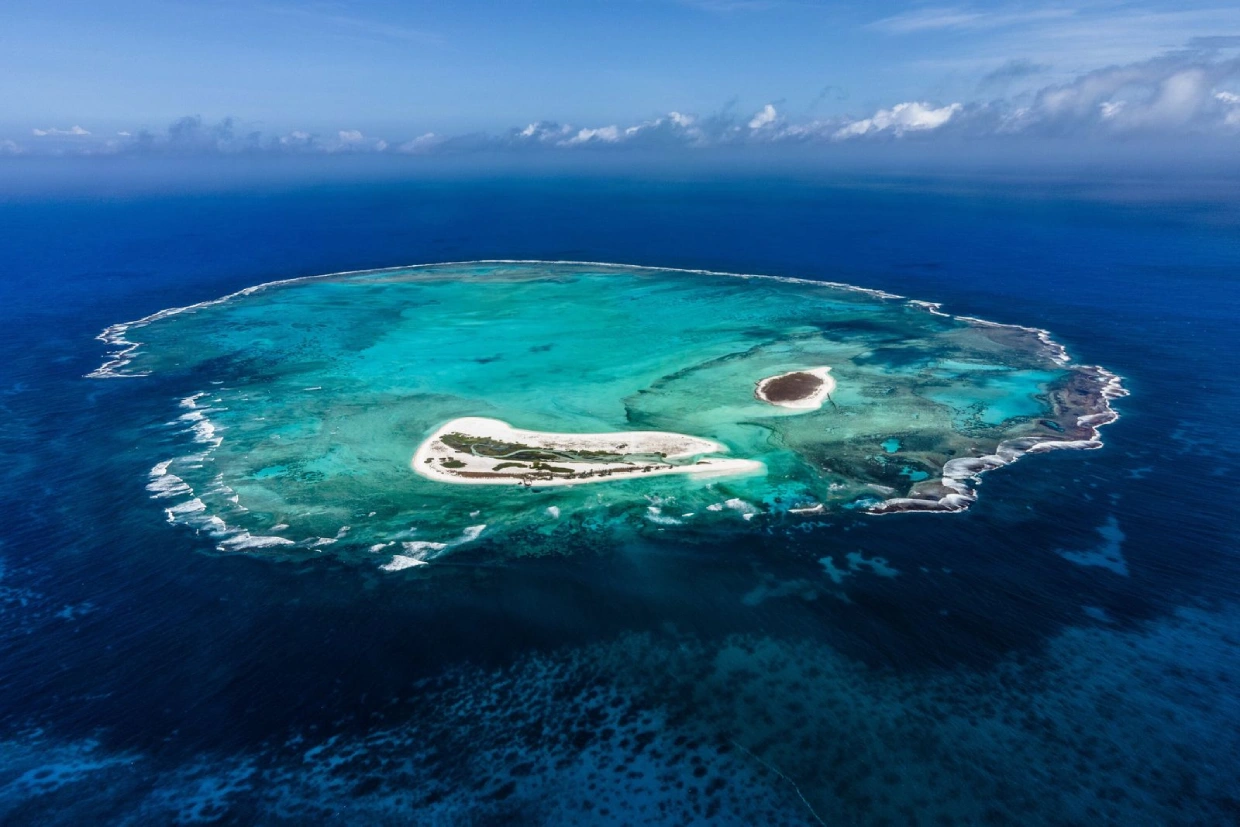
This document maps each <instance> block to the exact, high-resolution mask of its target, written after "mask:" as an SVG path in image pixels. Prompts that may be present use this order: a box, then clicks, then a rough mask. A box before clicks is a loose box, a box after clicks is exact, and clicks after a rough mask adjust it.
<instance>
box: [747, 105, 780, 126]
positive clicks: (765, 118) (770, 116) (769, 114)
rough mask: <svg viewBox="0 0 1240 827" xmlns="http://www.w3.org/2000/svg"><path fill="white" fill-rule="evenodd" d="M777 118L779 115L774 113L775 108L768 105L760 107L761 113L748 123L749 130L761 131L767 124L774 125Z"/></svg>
mask: <svg viewBox="0 0 1240 827" xmlns="http://www.w3.org/2000/svg"><path fill="white" fill-rule="evenodd" d="M777 117H779V114H778V113H777V112H776V111H775V107H774V106H772V105H771V104H769V103H768V104H767V105H766V106H764V107H762V111H761V112H759V113H758V114H756V115H754V116H753V118H752V119H751V120H750V121H749V128H750V129H761V128H762V127H764V126H766V125H768V124H772V123H774V122H775V119H776V118H777Z"/></svg>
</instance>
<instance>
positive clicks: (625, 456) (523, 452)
mask: <svg viewBox="0 0 1240 827" xmlns="http://www.w3.org/2000/svg"><path fill="white" fill-rule="evenodd" d="M725 451H727V448H726V447H724V446H723V445H720V444H719V443H718V442H713V441H711V440H708V439H700V438H698V437H693V436H686V435H684V434H676V433H670V432H667V431H618V432H614V433H604V434H562V433H555V432H544V431H526V430H522V429H520V428H513V427H512V426H511V425H509V424H508V423H507V422H503V421H501V420H498V419H488V418H485V417H463V418H461V419H454V420H452V421H451V422H449V423H447V424H446V425H443V426H442V427H440V428H439V430H437V431H435V433H433V434H431V436H430V437H429V438H427V440H426V441H425V442H423V443H422V444H421V445H420V446H418V450H417V452H416V453H415V454H414V455H413V462H412V466H413V470H414V471H416V472H417V473H419V474H421V475H422V476H424V477H428V478H430V479H433V480H438V481H440V482H451V483H457V484H464V485H513V484H517V485H538V486H552V485H554V486H560V485H579V484H582V483H588V482H607V481H614V480H621V479H628V478H630V477H643V476H654V475H659V474H695V475H709V476H721V475H740V474H758V473H763V472H764V471H765V470H766V466H764V465H763V464H762V463H760V462H756V461H754V460H748V459H723V458H716V457H706V456H703V455H704V454H717V453H722V452H725Z"/></svg>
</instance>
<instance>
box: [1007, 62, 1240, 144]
mask: <svg viewBox="0 0 1240 827" xmlns="http://www.w3.org/2000/svg"><path fill="white" fill-rule="evenodd" d="M1237 77H1240V59H1235V58H1233V59H1231V60H1223V61H1203V60H1198V59H1195V58H1192V57H1191V56H1189V57H1180V56H1169V57H1163V58H1157V59H1154V60H1149V61H1144V62H1141V63H1135V64H1129V65H1126V66H1113V67H1109V68H1106V69H1099V70H1097V71H1094V72H1088V73H1086V74H1084V75H1082V76H1080V77H1078V78H1077V79H1075V80H1073V81H1072V82H1070V83H1066V84H1061V85H1056V86H1049V87H1046V88H1044V89H1041V90H1040V91H1038V93H1037V94H1036V96H1035V97H1034V101H1033V104H1032V105H1031V106H1029V107H1026V108H1023V109H1018V110H1016V111H1014V112H1012V113H1011V114H1010V116H1009V117H1008V118H1007V120H1006V122H1005V124H1004V125H1003V126H1002V127H1001V128H1000V131H1002V132H1025V133H1031V134H1048V133H1050V134H1060V135H1063V134H1073V133H1082V132H1093V133H1098V132H1106V133H1112V134H1113V133H1117V132H1125V133H1134V132H1144V133H1164V134H1166V133H1177V132H1178V133H1203V132H1210V131H1214V130H1217V128H1218V127H1219V126H1222V125H1225V123H1226V118H1227V114H1228V113H1227V112H1226V111H1225V110H1226V107H1227V104H1226V102H1225V101H1223V100H1221V99H1219V98H1218V97H1217V95H1216V94H1215V93H1216V92H1217V91H1220V90H1218V89H1217V88H1216V87H1218V86H1220V85H1221V84H1223V83H1225V82H1227V81H1229V80H1232V79H1235V78H1237Z"/></svg>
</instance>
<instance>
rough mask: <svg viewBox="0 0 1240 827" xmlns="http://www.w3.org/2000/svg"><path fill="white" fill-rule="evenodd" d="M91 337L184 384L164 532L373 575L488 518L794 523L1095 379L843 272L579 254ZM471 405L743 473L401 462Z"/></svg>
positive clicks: (163, 493) (261, 298)
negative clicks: (487, 476) (652, 435)
mask: <svg viewBox="0 0 1240 827" xmlns="http://www.w3.org/2000/svg"><path fill="white" fill-rule="evenodd" d="M104 338H105V339H106V340H107V341H108V342H109V343H111V344H113V346H115V347H116V348H117V351H116V355H115V356H114V357H113V358H112V359H111V360H110V361H109V362H108V363H107V364H105V366H104V367H102V368H101V369H99V370H98V371H96V372H95V374H93V375H94V376H95V377H96V378H99V379H105V380H107V379H113V380H115V379H125V378H128V379H131V380H135V379H136V380H138V383H139V384H140V381H141V380H143V379H146V378H147V377H149V376H150V375H152V374H159V375H165V376H167V377H169V378H170V380H171V381H173V382H177V383H178V385H179V386H180V388H181V389H180V390H178V391H177V393H178V394H181V393H184V394H185V396H184V397H183V398H182V399H181V401H180V403H179V404H178V405H177V406H176V408H170V407H168V408H166V410H167V414H166V415H167V416H169V418H170V420H171V421H170V422H169V427H170V428H171V429H172V430H173V431H176V432H178V433H181V434H184V439H183V442H185V443H186V445H185V448H184V449H183V450H184V453H181V454H179V455H177V456H174V457H171V458H169V459H166V460H163V461H161V462H159V463H157V464H156V465H155V466H154V468H153V469H152V471H151V482H150V484H149V485H148V490H149V491H150V492H151V494H152V496H153V498H154V499H156V500H159V501H160V505H161V506H162V507H163V508H164V510H165V512H166V514H167V516H168V519H169V521H171V522H175V523H180V524H184V525H186V526H189V527H191V528H192V529H194V530H196V531H198V532H201V533H203V534H205V535H207V536H210V537H212V538H214V539H216V540H217V542H218V544H219V545H218V548H219V549H220V550H221V551H227V552H234V551H261V552H263V553H268V554H270V553H279V554H282V555H286V556H291V557H293V558H294V559H297V558H299V557H304V556H305V553H306V551H307V550H315V549H325V548H327V547H331V551H332V552H339V553H344V554H349V553H354V554H356V552H357V551H359V550H365V551H366V552H367V553H370V554H380V555H382V560H381V562H382V564H383V565H386V566H389V567H390V566H392V565H393V563H394V562H396V563H399V562H405V563H411V562H412V561H414V560H417V561H419V562H425V561H426V560H427V559H428V557H430V556H434V557H435V558H442V557H444V556H446V555H447V554H450V553H452V551H453V550H455V549H457V548H459V547H460V546H461V545H462V544H464V543H466V542H472V541H473V540H474V539H476V538H478V537H480V536H482V534H483V533H484V531H485V534H486V540H487V541H488V543H489V545H490V546H491V547H492V549H493V550H494V551H496V552H498V553H500V554H503V555H505V556H512V555H514V554H523V553H530V552H545V551H547V545H548V544H547V542H540V541H538V540H536V541H535V542H533V543H530V542H524V541H522V540H521V539H518V538H519V536H520V535H521V534H522V533H523V532H524V533H526V535H527V540H528V539H529V532H531V531H534V532H539V531H540V529H543V528H544V527H545V526H546V524H548V523H550V522H553V521H563V522H564V523H565V524H566V525H564V526H557V527H556V529H555V531H556V533H557V534H561V533H564V532H570V533H572V532H589V533H594V534H599V535H600V536H598V537H595V538H593V539H592V542H595V543H608V542H613V543H619V544H620V545H623V542H624V540H623V539H621V538H620V537H617V536H615V535H616V532H615V530H614V529H617V528H621V529H624V530H626V531H630V532H631V531H633V530H637V531H639V532H641V531H643V530H646V529H648V530H649V531H646V533H654V532H658V533H665V532H667V531H672V532H673V533H677V534H680V533H692V532H712V533H717V532H724V533H737V532H740V533H753V532H757V531H768V532H769V531H774V532H777V533H783V532H787V531H790V530H798V529H800V528H802V527H803V526H804V524H805V520H806V519H807V518H805V517H803V516H799V515H802V514H804V513H806V512H808V511H816V512H818V513H823V514H825V513H830V512H832V511H839V510H842V509H856V508H863V509H864V508H867V507H870V506H873V505H876V504H878V503H881V502H884V501H886V500H888V499H889V498H898V497H905V496H906V495H907V494H909V493H910V491H909V489H910V488H911V487H914V486H913V485H912V483H913V479H912V478H913V477H914V475H920V476H919V478H920V479H927V478H929V477H931V476H933V477H934V478H936V479H937V478H939V477H942V476H943V474H944V466H945V465H946V464H947V463H948V462H949V461H950V460H956V461H958V462H959V461H963V460H967V459H968V458H970V457H973V458H977V457H984V456H990V455H993V454H995V453H996V451H997V450H998V446H999V445H1000V444H1001V443H1005V442H1011V441H1013V440H1018V439H1029V440H1032V441H1034V442H1037V441H1039V440H1041V441H1042V442H1043V443H1044V444H1047V445H1050V444H1058V443H1059V442H1060V441H1062V440H1063V439H1064V438H1065V437H1064V436H1063V435H1064V433H1065V430H1069V429H1073V428H1074V427H1075V423H1076V421H1077V419H1078V418H1079V417H1080V416H1081V415H1082V413H1085V411H1082V410H1071V409H1070V410H1063V409H1061V408H1060V407H1059V406H1057V405H1055V404H1053V403H1052V398H1051V397H1052V388H1060V387H1064V386H1066V385H1067V384H1068V383H1069V382H1071V381H1073V380H1074V378H1082V381H1084V382H1085V387H1086V389H1087V390H1088V391H1089V395H1090V396H1091V397H1092V398H1094V399H1095V401H1097V403H1098V405H1099V407H1100V408H1102V407H1103V406H1105V404H1106V403H1105V400H1103V399H1102V398H1101V393H1102V391H1103V388H1104V387H1105V385H1104V384H1103V383H1101V382H1099V381H1097V380H1096V379H1095V378H1094V377H1093V376H1092V375H1089V374H1080V373H1079V372H1078V371H1077V370H1076V369H1075V368H1071V367H1068V366H1067V365H1066V364H1064V363H1065V362H1066V357H1064V356H1063V352H1062V348H1060V347H1059V346H1058V345H1055V344H1054V343H1053V342H1050V341H1048V340H1046V339H1045V337H1044V336H1040V335H1039V334H1038V333H1037V332H1036V331H1032V330H1025V329H1022V328H1015V327H1002V326H995V325H989V324H978V323H974V322H969V321H964V320H960V319H955V318H952V317H950V316H948V315H946V314H943V313H941V312H938V311H936V310H934V309H933V308H929V307H927V306H925V305H922V304H918V303H916V302H911V303H910V302H906V301H904V300H902V299H900V298H899V297H897V296H893V295H889V294H882V293H875V292H873V291H866V290H861V289H856V288H850V287H845V286H835V285H828V284H822V283H817V282H811V281H804V280H801V281H795V280H789V279H771V278H762V277H738V276H731V275H726V274H717V273H702V272H688V271H677V270H655V269H642V268H634V267H619V266H607V265H594V264H551V263H536V262H530V263H488V262H480V263H465V264H453V265H438V266H432V267H418V268H406V269H396V270H382V271H374V272H365V273H353V274H344V275H339V276H329V277H323V278H312V279H307V280H301V281H295V282H291V283H283V284H275V285H271V286H268V287H265V288H263V289H258V290H254V291H246V292H244V293H243V294H241V295H236V296H233V297H228V298H225V299H222V300H220V301H215V302H208V303H204V304H202V305H199V306H195V307H190V308H186V309H183V310H181V309H172V310H166V311H161V312H159V313H157V314H154V316H152V317H150V318H149V319H145V320H139V321H137V322H134V323H128V324H121V325H117V326H115V327H113V328H110V329H109V331H108V332H107V333H106V334H105V336H104ZM817 365H830V369H831V371H832V374H831V376H832V378H833V379H834V380H835V382H836V386H835V390H834V392H833V394H832V395H831V396H830V399H829V404H824V405H822V406H821V407H820V408H819V409H817V410H795V409H788V408H781V407H777V406H774V405H771V404H768V403H766V402H764V401H762V400H761V399H759V398H757V397H756V396H755V392H754V389H755V386H756V385H757V384H758V382H759V381H760V380H761V379H762V378H763V377H767V376H775V375H779V374H782V373H785V372H787V371H790V370H796V369H798V368H811V367H814V366H817ZM164 410H165V406H163V405H161V409H160V410H157V411H153V412H152V415H155V416H158V415H161V414H162V413H164ZM470 416H485V417H490V418H493V419H499V420H502V421H504V422H507V423H509V424H512V425H514V426H515V427H518V428H525V429H534V430H538V431H553V432H563V433H569V434H576V433H623V432H631V431H664V432H672V433H685V434H689V435H692V436H694V437H698V438H704V439H707V440H710V441H712V442H716V443H717V444H718V445H720V446H722V449H723V452H724V453H725V454H726V457H725V458H728V459H743V460H746V461H749V462H751V463H754V462H756V463H760V466H761V470H760V472H758V473H745V474H737V475H725V476H723V477H716V476H713V475H712V476H709V477H706V478H699V477H697V476H693V475H679V476H675V477H668V476H652V477H649V478H643V477H641V476H639V477H638V478H636V479H619V478H615V479H612V480H609V481H608V482H607V483H606V484H604V485H590V486H588V487H587V486H580V485H579V486H577V487H575V488H568V487H563V488H557V489H555V490H551V489H550V487H549V486H545V485H539V484H538V482H537V478H536V477H528V478H526V481H525V482H524V483H523V484H506V485H503V486H498V487H488V488H486V489H482V488H478V487H475V486H469V487H465V486H459V485H451V484H446V483H445V482H444V481H443V479H441V478H435V477H431V478H427V477H425V476H420V475H417V474H414V473H412V471H411V468H410V463H411V457H412V455H413V451H414V448H415V447H416V446H417V445H418V444H419V443H421V442H424V441H425V440H427V439H429V438H430V434H431V433H432V432H433V431H435V430H436V428H438V427H440V426H443V425H444V423H446V422H449V421H451V420H455V419H457V418H459V417H470ZM1056 420H1062V421H1063V423H1062V424H1060V423H1059V422H1058V421H1056ZM512 455H513V451H511V450H510V451H507V452H506V453H504V454H501V455H498V458H499V459H511V458H512ZM715 455H717V453H716V454H715ZM697 458H698V457H692V458H690V459H697ZM570 459H571V457H567V456H564V455H562V456H560V460H561V462H560V464H561V465H563V464H564V463H565V462H566V461H568V460H570ZM427 461H434V460H433V458H428V460H427ZM648 461H649V460H647V462H648ZM456 462H458V463H459V460H457V461H456ZM512 465H513V463H505V464H504V465H498V464H496V465H495V468H497V469H499V470H504V469H505V468H511V466H512ZM491 466H492V463H488V464H486V465H485V466H480V467H484V469H486V470H489V469H491ZM522 467H523V468H527V469H528V468H529V466H528V463H527V464H524V465H522ZM552 467H555V465H554V463H552ZM646 467H650V466H646ZM412 470H418V469H416V468H415V469H412ZM440 473H441V474H442V473H443V472H442V471H441V472H440ZM509 473H513V472H512V471H509ZM449 479H451V476H449ZM948 493H949V494H952V495H954V493H955V492H954V491H951V490H949V491H948ZM930 503H931V504H935V505H937V503H938V498H937V497H932V498H931V499H930ZM781 517H782V518H784V519H783V520H781V519H780V518H781ZM813 519H817V515H815V517H814V518H813ZM789 522H790V524H787V523H789ZM673 526H675V527H677V528H675V529H673V528H672V527H673ZM545 534H546V532H540V534H539V535H537V536H538V537H539V539H540V540H545V539H546V537H545ZM655 539H656V538H655V537H649V538H647V541H654V540H655ZM402 551H403V553H402V554H401V556H400V557H399V558H396V559H395V560H394V559H393V558H392V554H393V553H396V552H402Z"/></svg>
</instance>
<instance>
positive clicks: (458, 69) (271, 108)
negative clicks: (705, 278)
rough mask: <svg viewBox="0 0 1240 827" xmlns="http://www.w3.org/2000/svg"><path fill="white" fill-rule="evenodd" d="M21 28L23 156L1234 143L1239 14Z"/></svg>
mask: <svg viewBox="0 0 1240 827" xmlns="http://www.w3.org/2000/svg"><path fill="white" fill-rule="evenodd" d="M6 18H7V19H6V26H5V31H4V33H3V34H2V35H0V43H2V44H3V46H4V48H3V49H0V95H2V96H3V98H4V99H5V100H6V102H7V104H8V105H7V106H6V111H5V115H4V116H3V117H2V118H0V155H10V156H76V155H117V154H162V155H187V154H188V155H195V154H239V153H311V154H322V153H359V152H360V153H401V154H439V153H457V154H459V153H474V152H478V151H484V150H485V151H489V150H503V151H508V150H522V149H539V150H574V149H581V148H604V149H609V148H618V147H645V148H651V149H656V150H665V149H704V148H720V147H725V148H731V147H750V146H772V145H805V144H809V145H819V144H821V145H824V146H839V145H845V144H859V143H874V142H878V143H884V144H892V143H895V142H911V141H920V142H923V143H925V142H934V141H944V142H946V141H949V140H955V141H963V142H966V143H969V144H971V145H977V144H979V143H981V144H996V145H1001V144H1011V143H1013V142H1019V141H1030V140H1032V141H1035V142H1036V141H1041V140H1042V139H1048V138H1054V139H1055V143H1056V145H1057V146H1059V147H1061V148H1062V147H1064V146H1067V147H1073V146H1078V145H1079V146H1087V145H1092V146H1096V145H1098V144H1099V143H1101V144H1104V145H1111V144H1115V145H1126V146H1128V147H1129V149H1128V150H1127V151H1128V152H1129V153H1130V154H1132V153H1135V154H1138V155H1149V156H1150V157H1151V158H1154V157H1157V156H1159V155H1160V152H1159V149H1160V147H1162V146H1164V145H1165V146H1166V147H1180V146H1182V145H1183V142H1185V141H1188V142H1191V143H1201V144H1203V145H1209V146H1211V147H1215V148H1221V149H1222V151H1223V154H1224V155H1226V153H1227V152H1229V151H1230V147H1231V146H1232V145H1233V144H1234V142H1235V141H1236V140H1240V8H1237V7H1236V6H1234V5H1232V4H1225V3H1220V2H1200V3H1191V4H1181V3H1170V2H1166V0H1161V1H1160V2H1151V3H1132V2H1078V3H1060V2H1028V3H1010V2H1009V3H1000V4H996V5H981V4H968V3H964V4H956V5H950V4H930V3H895V2H883V3H876V4H844V5H835V4H826V3H820V2H795V1H794V0H684V1H683V2H678V1H677V0H608V2H597V3H577V4H572V3H564V2H552V1H550V0H531V2H524V3H516V4H493V3H487V2H480V0H473V1H471V2H463V3H459V4H453V5H452V6H451V7H437V6H430V5H421V4H419V5H415V6H412V7H410V6H407V5H404V4H398V3H393V2H386V0H365V2H333V3H326V2H324V3H320V2H313V3H287V2H284V3H280V2H277V3H266V4H261V5H256V6H248V5H243V4H237V3H222V4H211V5H209V6H203V5H198V4H189V3H183V2H166V1H165V0H126V2H118V3H110V4H107V7H106V8H103V7H100V6H99V5H97V4H91V3H84V2H65V3H53V4H36V3H32V2H26V1H25V0H19V2H16V3H13V4H10V7H9V9H8V11H7V14H6ZM1133 146H1137V149H1135V150H1133V149H1131V147H1133ZM1161 154H1171V153H1170V152H1167V153H1161Z"/></svg>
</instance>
